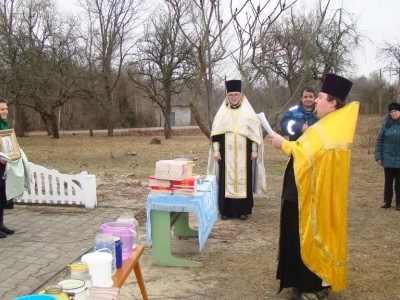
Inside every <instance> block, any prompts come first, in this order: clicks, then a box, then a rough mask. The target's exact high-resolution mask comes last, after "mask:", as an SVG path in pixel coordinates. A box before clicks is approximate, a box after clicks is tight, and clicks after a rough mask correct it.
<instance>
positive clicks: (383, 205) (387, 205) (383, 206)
mask: <svg viewBox="0 0 400 300" xmlns="http://www.w3.org/2000/svg"><path fill="white" fill-rule="evenodd" d="M391 206H392V205H391V204H390V203H387V202H384V203H383V204H382V205H381V208H390V207H391Z"/></svg>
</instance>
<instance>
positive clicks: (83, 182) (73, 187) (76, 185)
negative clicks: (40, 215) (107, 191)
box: [17, 163, 97, 208]
mask: <svg viewBox="0 0 400 300" xmlns="http://www.w3.org/2000/svg"><path fill="white" fill-rule="evenodd" d="M29 164H30V167H31V170H32V181H31V182H30V184H29V187H28V190H27V191H25V192H24V194H23V196H22V198H21V199H20V200H17V202H18V203H48V204H70V205H84V206H85V208H95V207H96V206H97V195H96V176H95V175H91V174H88V173H87V172H86V171H83V172H81V173H79V174H75V175H69V174H62V173H60V172H59V171H57V170H50V169H47V168H45V167H42V166H39V165H36V164H33V163H29Z"/></svg>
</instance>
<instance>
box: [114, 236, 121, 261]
mask: <svg viewBox="0 0 400 300" xmlns="http://www.w3.org/2000/svg"><path fill="white" fill-rule="evenodd" d="M114 243H115V264H116V267H117V269H119V268H121V267H122V242H121V239H120V238H119V237H116V236H115V237H114Z"/></svg>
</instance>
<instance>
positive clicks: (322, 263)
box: [269, 74, 359, 300]
mask: <svg viewBox="0 0 400 300" xmlns="http://www.w3.org/2000/svg"><path fill="white" fill-rule="evenodd" d="M351 87H352V82H351V81H349V80H347V79H346V78H343V77H341V76H338V75H336V74H327V75H326V76H325V79H324V82H323V84H322V87H321V92H320V93H319V95H318V98H316V100H315V105H316V114H317V115H318V116H319V117H321V120H320V121H318V122H317V123H316V124H314V125H313V126H311V127H310V128H308V129H307V130H306V131H305V132H304V134H303V135H302V136H301V137H300V138H299V139H298V140H297V141H295V142H289V141H287V140H285V139H284V138H283V137H282V136H280V135H278V134H274V135H273V136H271V137H270V138H269V139H270V141H271V143H272V145H273V146H274V147H275V148H277V149H281V150H282V151H283V152H285V153H286V154H287V155H289V156H290V160H289V162H288V165H287V168H286V171H285V176H284V182H283V189H282V200H283V201H282V214H281V228H280V241H279V262H278V270H277V279H279V280H280V290H282V289H283V288H288V287H292V288H293V294H294V295H293V298H292V299H293V300H297V299H298V300H300V299H316V300H324V299H328V287H330V288H331V289H332V290H334V291H339V290H342V289H344V288H345V286H346V276H347V198H348V189H349V177H350V160H351V147H352V143H353V139H354V133H355V128H356V122H357V117H358V108H359V103H358V102H352V103H350V104H348V105H346V106H345V100H346V97H347V95H348V93H349V91H350V89H351Z"/></svg>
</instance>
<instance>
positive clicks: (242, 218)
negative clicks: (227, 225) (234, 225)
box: [239, 215, 247, 220]
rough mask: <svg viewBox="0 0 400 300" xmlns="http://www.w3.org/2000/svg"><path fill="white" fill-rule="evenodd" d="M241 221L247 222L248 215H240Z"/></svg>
mask: <svg viewBox="0 0 400 300" xmlns="http://www.w3.org/2000/svg"><path fill="white" fill-rule="evenodd" d="M239 219H240V220H247V215H240V216H239Z"/></svg>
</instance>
